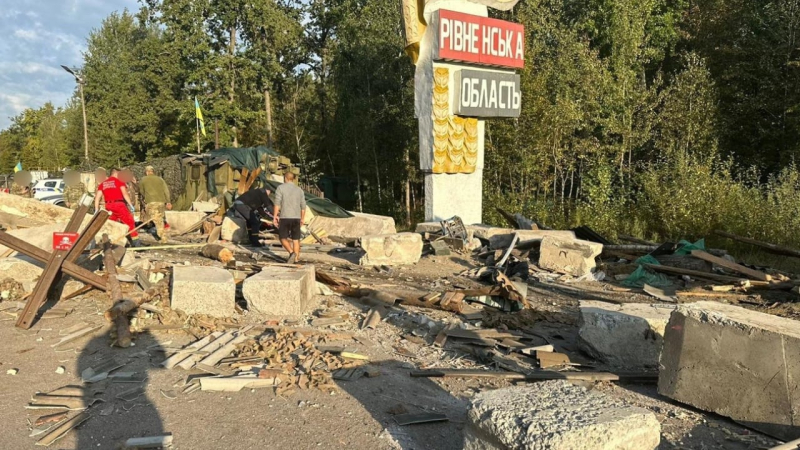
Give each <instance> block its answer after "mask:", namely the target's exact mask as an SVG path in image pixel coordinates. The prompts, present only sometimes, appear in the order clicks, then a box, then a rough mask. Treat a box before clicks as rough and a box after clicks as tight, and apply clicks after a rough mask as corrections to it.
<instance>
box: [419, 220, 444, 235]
mask: <svg viewBox="0 0 800 450" xmlns="http://www.w3.org/2000/svg"><path fill="white" fill-rule="evenodd" d="M414 232H415V233H441V232H442V225H441V224H440V223H439V222H420V223H418V224H417V226H416V228H414Z"/></svg>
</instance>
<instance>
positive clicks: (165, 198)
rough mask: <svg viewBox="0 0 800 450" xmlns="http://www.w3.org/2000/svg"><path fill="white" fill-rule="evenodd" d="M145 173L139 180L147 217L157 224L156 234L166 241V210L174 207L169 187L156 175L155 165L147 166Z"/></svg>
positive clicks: (162, 240)
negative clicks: (170, 198)
mask: <svg viewBox="0 0 800 450" xmlns="http://www.w3.org/2000/svg"><path fill="white" fill-rule="evenodd" d="M144 173H145V177H144V178H142V181H140V182H139V192H141V194H142V197H144V204H145V209H146V211H147V217H148V219H150V220H151V221H152V222H153V224H154V225H155V226H156V234H158V237H159V239H160V240H161V242H166V241H167V235H166V232H165V231H164V215H165V212H164V211H165V210H168V209H172V203H170V200H169V188H168V187H167V183H166V182H165V181H164V179H163V178H161V177H159V176H158V175H155V169H153V166H147V167H145V169H144Z"/></svg>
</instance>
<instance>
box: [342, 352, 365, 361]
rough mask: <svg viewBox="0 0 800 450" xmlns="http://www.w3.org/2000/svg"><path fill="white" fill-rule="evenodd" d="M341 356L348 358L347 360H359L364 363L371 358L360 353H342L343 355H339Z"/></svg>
mask: <svg viewBox="0 0 800 450" xmlns="http://www.w3.org/2000/svg"><path fill="white" fill-rule="evenodd" d="M339 356H341V357H342V358H346V359H359V360H362V361H366V360H369V356H367V355H361V354H359V353H351V352H342V353H339Z"/></svg>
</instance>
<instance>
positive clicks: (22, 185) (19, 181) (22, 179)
mask: <svg viewBox="0 0 800 450" xmlns="http://www.w3.org/2000/svg"><path fill="white" fill-rule="evenodd" d="M11 193H12V194H14V195H19V196H20V197H25V198H31V197H33V192H32V191H31V173H30V172H28V171H27V170H20V171H19V172H17V173H15V174H14V182H13V183H11Z"/></svg>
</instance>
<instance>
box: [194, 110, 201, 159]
mask: <svg viewBox="0 0 800 450" xmlns="http://www.w3.org/2000/svg"><path fill="white" fill-rule="evenodd" d="M194 125H195V127H197V153H201V152H200V119H198V118H197V114H195V117H194Z"/></svg>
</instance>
